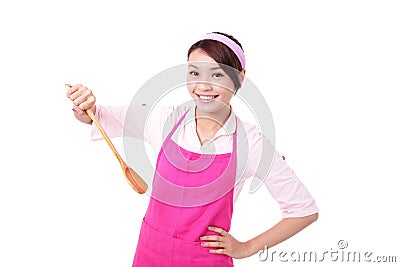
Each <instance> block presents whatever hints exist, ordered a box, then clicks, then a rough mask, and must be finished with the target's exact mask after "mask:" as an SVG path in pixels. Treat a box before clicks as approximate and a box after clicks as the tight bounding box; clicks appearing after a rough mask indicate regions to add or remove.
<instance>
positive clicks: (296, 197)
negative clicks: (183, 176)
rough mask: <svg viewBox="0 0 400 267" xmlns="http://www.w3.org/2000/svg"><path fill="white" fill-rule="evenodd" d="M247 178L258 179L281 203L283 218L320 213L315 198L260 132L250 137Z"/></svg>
mask: <svg viewBox="0 0 400 267" xmlns="http://www.w3.org/2000/svg"><path fill="white" fill-rule="evenodd" d="M249 142H251V144H249V145H250V148H251V149H250V153H249V161H248V173H247V176H254V177H256V178H258V179H259V180H261V181H263V183H264V185H265V186H266V188H267V189H268V191H269V192H270V194H271V195H272V197H273V198H274V199H275V200H276V201H277V202H278V204H279V207H280V209H281V211H282V217H283V218H290V217H304V216H307V215H311V214H314V213H317V212H318V208H317V205H316V203H315V200H314V198H313V196H312V195H311V194H310V192H309V191H308V190H307V188H306V187H305V185H304V184H303V183H302V182H301V181H300V179H299V178H298V177H297V175H296V173H295V172H294V171H293V170H292V169H291V168H290V167H289V166H288V164H287V162H286V161H285V160H284V159H283V158H282V156H281V155H280V154H279V152H278V151H277V150H276V149H275V148H274V146H273V145H272V144H271V143H270V141H269V140H268V139H267V138H266V137H265V136H263V135H262V134H261V133H260V132H258V133H256V134H254V135H253V136H252V138H250V141H249Z"/></svg>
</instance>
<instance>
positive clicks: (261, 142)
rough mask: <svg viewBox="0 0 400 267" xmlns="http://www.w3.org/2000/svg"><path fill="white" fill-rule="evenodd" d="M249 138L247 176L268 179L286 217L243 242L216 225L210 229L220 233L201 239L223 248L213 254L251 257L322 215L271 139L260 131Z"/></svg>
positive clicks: (265, 182) (270, 187)
mask: <svg viewBox="0 0 400 267" xmlns="http://www.w3.org/2000/svg"><path fill="white" fill-rule="evenodd" d="M249 141H251V142H252V144H251V146H250V147H252V150H251V152H250V153H249V157H250V158H249V161H248V162H249V164H248V171H247V172H246V174H245V176H246V177H247V178H248V177H251V176H256V177H258V178H259V179H260V180H262V181H264V184H265V186H266V187H267V189H268V191H269V192H270V193H271V195H272V196H273V197H274V199H275V200H276V201H277V202H278V204H279V206H280V208H281V210H282V216H283V219H282V220H281V221H279V222H278V223H277V224H276V225H274V226H273V227H271V228H270V229H268V230H266V231H264V232H263V233H261V234H259V235H258V236H256V237H254V238H252V239H250V240H248V241H247V242H239V241H237V240H236V239H235V238H234V237H233V236H231V235H230V234H229V233H227V232H226V231H225V230H224V229H221V228H219V227H215V226H212V227H211V228H210V229H209V230H211V231H214V232H216V233H218V234H219V235H211V236H204V237H201V240H207V241H208V242H204V244H203V245H204V246H206V247H219V249H212V250H210V253H214V254H227V255H229V256H231V257H233V258H245V257H249V256H251V255H253V254H255V253H257V252H258V251H260V250H262V249H265V248H266V247H268V248H271V247H273V246H275V245H277V244H279V243H281V242H283V241H284V240H287V239H288V238H290V237H292V236H293V235H295V234H296V233H298V232H300V231H301V230H302V229H304V228H305V227H307V226H308V225H310V224H311V223H313V222H315V221H316V220H317V218H318V208H317V206H316V204H315V201H314V198H313V197H312V196H311V194H310V193H309V191H308V190H307V188H306V187H305V186H304V185H303V183H302V182H301V181H300V180H299V179H298V177H297V175H296V174H295V173H294V172H293V171H292V170H291V169H290V168H289V166H288V165H287V163H286V161H285V160H284V159H283V158H282V156H281V155H280V154H279V153H278V152H277V151H276V150H275V149H274V147H273V146H272V145H271V144H270V142H269V141H268V140H267V139H266V138H265V137H263V136H262V135H259V134H255V135H253V138H249ZM261 163H262V164H261ZM270 166H271V168H270ZM209 241H211V242H209Z"/></svg>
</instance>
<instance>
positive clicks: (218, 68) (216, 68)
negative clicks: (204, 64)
mask: <svg viewBox="0 0 400 267" xmlns="http://www.w3.org/2000/svg"><path fill="white" fill-rule="evenodd" d="M189 67H192V68H195V69H199V67H197V66H195V65H193V64H189ZM220 69H222V68H221V67H214V68H210V70H220Z"/></svg>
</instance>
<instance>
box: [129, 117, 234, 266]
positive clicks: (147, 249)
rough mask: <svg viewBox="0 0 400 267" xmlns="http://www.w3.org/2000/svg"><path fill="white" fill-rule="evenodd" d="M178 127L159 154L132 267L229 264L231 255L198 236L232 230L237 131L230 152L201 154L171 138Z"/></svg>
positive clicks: (180, 121)
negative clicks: (218, 229)
mask: <svg viewBox="0 0 400 267" xmlns="http://www.w3.org/2000/svg"><path fill="white" fill-rule="evenodd" d="M186 114H187V112H186V113H185V114H184V115H183V116H182V117H181V118H180V119H179V121H178V122H177V123H176V124H175V125H174V128H173V129H172V130H171V132H170V133H169V135H168V136H167V138H166V139H165V141H164V143H163V145H162V147H161V150H160V152H159V154H158V159H157V164H156V171H155V174H154V180H153V190H152V195H151V198H150V201H149V206H148V208H147V211H146V214H145V216H144V218H143V221H142V226H141V229H140V235H139V240H138V244H137V248H136V253H135V257H134V261H133V265H132V266H133V267H152V266H154V267H180V266H183V267H195V266H196V267H197V266H198V267H200V266H201V267H231V266H233V260H232V258H231V257H230V256H227V255H219V254H218V255H217V254H211V253H209V252H208V250H209V249H211V248H209V247H207V248H206V247H202V246H201V245H200V244H201V240H200V236H204V235H213V234H214V235H215V234H217V233H215V232H211V231H208V230H207V226H209V225H212V226H217V227H221V228H223V229H224V230H225V231H227V232H229V230H230V226H231V219H232V212H233V188H234V183H235V177H236V147H237V130H236V131H235V133H234V134H233V140H232V141H233V149H232V153H226V154H216V155H214V154H200V153H195V152H191V151H188V150H185V149H184V148H182V147H180V146H179V145H178V144H177V143H175V142H174V141H173V140H172V138H171V137H172V135H173V133H174V132H175V131H176V129H177V128H178V126H179V125H180V124H181V123H182V121H183V119H184V118H185V116H186Z"/></svg>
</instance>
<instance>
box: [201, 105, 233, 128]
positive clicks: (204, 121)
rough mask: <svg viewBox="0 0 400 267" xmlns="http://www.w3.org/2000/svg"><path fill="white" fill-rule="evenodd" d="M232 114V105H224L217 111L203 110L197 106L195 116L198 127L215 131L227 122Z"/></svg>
mask: <svg viewBox="0 0 400 267" xmlns="http://www.w3.org/2000/svg"><path fill="white" fill-rule="evenodd" d="M230 114H231V106H230V105H229V106H224V107H223V108H222V109H220V110H218V111H217V112H202V111H199V110H198V109H197V107H196V112H195V117H196V124H197V127H198V128H199V127H200V128H202V129H207V130H210V131H214V132H215V131H217V130H218V129H219V128H221V127H222V126H223V125H224V124H225V122H226V121H227V119H228V118H229V115H230Z"/></svg>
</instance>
